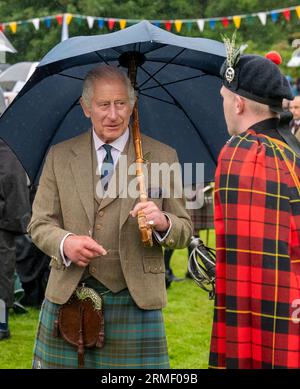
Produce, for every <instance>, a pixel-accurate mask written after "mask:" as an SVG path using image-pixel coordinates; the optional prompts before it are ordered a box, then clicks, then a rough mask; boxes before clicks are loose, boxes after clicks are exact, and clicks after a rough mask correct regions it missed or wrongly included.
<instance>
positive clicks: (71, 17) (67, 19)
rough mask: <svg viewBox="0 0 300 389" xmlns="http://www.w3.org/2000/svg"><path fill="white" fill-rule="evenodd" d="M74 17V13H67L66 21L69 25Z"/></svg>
mask: <svg viewBox="0 0 300 389" xmlns="http://www.w3.org/2000/svg"><path fill="white" fill-rule="evenodd" d="M72 19H73V15H71V14H67V15H66V23H67V25H69V24H70V23H71V20H72Z"/></svg>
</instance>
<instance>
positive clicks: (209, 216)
mask: <svg viewBox="0 0 300 389" xmlns="http://www.w3.org/2000/svg"><path fill="white" fill-rule="evenodd" d="M188 211H189V214H190V216H191V219H192V223H193V228H194V230H193V235H194V236H198V234H199V230H207V229H210V228H214V205H213V190H209V191H208V192H205V193H204V200H203V206H202V207H201V208H198V209H189V210H188Z"/></svg>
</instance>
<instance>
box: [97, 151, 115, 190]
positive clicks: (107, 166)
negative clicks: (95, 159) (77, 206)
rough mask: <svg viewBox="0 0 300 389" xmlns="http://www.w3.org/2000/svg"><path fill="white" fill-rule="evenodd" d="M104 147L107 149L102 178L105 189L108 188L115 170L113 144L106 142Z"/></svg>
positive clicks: (102, 167)
mask: <svg viewBox="0 0 300 389" xmlns="http://www.w3.org/2000/svg"><path fill="white" fill-rule="evenodd" d="M102 147H103V148H104V149H105V151H106V155H105V157H104V159H103V161H102V166H101V175H100V180H101V182H102V187H103V189H104V190H107V187H108V183H109V180H110V179H111V177H112V175H113V172H114V160H113V157H112V155H111V149H112V146H111V145H108V144H104V145H103V146H102Z"/></svg>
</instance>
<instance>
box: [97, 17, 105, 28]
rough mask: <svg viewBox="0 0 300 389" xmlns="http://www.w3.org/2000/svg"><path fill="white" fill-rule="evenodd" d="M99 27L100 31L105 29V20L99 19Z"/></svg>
mask: <svg viewBox="0 0 300 389" xmlns="http://www.w3.org/2000/svg"><path fill="white" fill-rule="evenodd" d="M98 27H99V28H100V30H102V28H103V27H104V19H98Z"/></svg>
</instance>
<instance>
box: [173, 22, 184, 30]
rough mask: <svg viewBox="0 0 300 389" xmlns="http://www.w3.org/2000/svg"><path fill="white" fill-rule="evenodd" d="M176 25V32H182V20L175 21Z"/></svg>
mask: <svg viewBox="0 0 300 389" xmlns="http://www.w3.org/2000/svg"><path fill="white" fill-rule="evenodd" d="M174 24H175V28H176V31H177V32H180V30H181V27H182V21H181V20H175V22H174Z"/></svg>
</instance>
